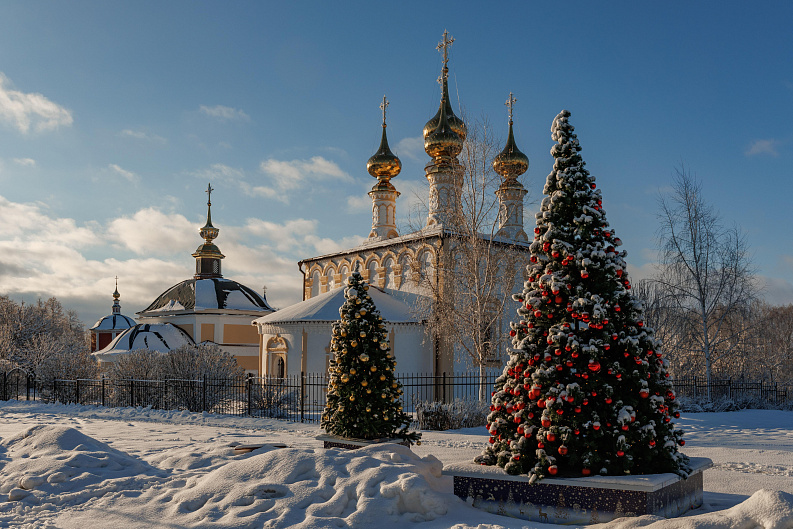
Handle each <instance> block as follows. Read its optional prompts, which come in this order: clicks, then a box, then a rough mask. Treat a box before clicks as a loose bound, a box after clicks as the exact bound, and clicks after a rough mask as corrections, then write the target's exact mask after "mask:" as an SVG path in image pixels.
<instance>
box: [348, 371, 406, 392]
mask: <svg viewBox="0 0 793 529" xmlns="http://www.w3.org/2000/svg"><path fill="white" fill-rule="evenodd" d="M350 371H352V370H350ZM398 386H399V384H397V383H396V382H394V383H392V384H391V387H392V388H394V389H396V388H397V387H398Z"/></svg>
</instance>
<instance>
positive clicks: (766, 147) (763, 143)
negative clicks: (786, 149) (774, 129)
mask: <svg viewBox="0 0 793 529" xmlns="http://www.w3.org/2000/svg"><path fill="white" fill-rule="evenodd" d="M780 143H781V142H780V141H779V140H774V139H767V140H754V141H753V142H752V143H751V144H749V147H747V149H746V151H744V154H745V155H746V156H756V155H760V154H765V155H769V156H779V152H778V151H777V147H779V145H780Z"/></svg>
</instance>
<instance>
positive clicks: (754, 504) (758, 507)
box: [590, 489, 793, 529]
mask: <svg viewBox="0 0 793 529" xmlns="http://www.w3.org/2000/svg"><path fill="white" fill-rule="evenodd" d="M590 527H592V528H595V527H601V528H606V527H607V528H608V529H635V528H638V527H648V528H650V529H704V528H707V529H793V494H788V493H786V492H781V491H771V490H765V489H763V490H758V491H757V492H755V493H754V494H752V496H751V497H750V498H749V499H747V500H746V501H744V502H743V503H739V504H738V505H736V506H734V507H732V508H730V509H727V510H724V511H718V512H710V513H704V514H699V515H695V516H683V517H680V518H671V519H669V520H667V519H664V518H659V517H658V516H640V517H638V518H620V519H618V520H614V521H613V522H610V523H607V524H600V525H593V526H590Z"/></svg>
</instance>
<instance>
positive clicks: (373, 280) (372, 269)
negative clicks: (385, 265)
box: [367, 259, 378, 285]
mask: <svg viewBox="0 0 793 529" xmlns="http://www.w3.org/2000/svg"><path fill="white" fill-rule="evenodd" d="M367 268H368V270H369V284H371V285H377V284H378V283H377V262H376V261H375V260H374V259H372V260H371V261H369V265H368V267H367Z"/></svg>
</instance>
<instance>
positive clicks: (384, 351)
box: [322, 272, 421, 441]
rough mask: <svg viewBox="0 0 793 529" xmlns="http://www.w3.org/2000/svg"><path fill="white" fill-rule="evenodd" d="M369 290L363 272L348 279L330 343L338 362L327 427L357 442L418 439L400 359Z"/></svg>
mask: <svg viewBox="0 0 793 529" xmlns="http://www.w3.org/2000/svg"><path fill="white" fill-rule="evenodd" d="M368 290H369V285H368V284H367V283H366V281H365V280H364V279H363V277H361V274H360V273H358V272H353V274H352V275H351V276H350V277H349V278H348V279H347V286H346V287H345V289H344V297H345V301H344V304H343V305H342V306H341V308H340V309H339V315H340V316H341V319H340V320H339V321H337V322H335V323H334V324H333V335H332V338H331V341H330V349H331V352H332V353H333V359H332V360H331V361H330V368H329V369H328V371H329V381H328V401H327V405H326V406H325V411H324V412H323V413H322V428H324V429H325V431H326V432H328V433H330V434H333V435H339V436H341V437H347V438H354V439H381V438H400V439H406V440H408V441H417V440H418V439H419V437H420V436H421V434H419V433H417V432H409V431H408V426H409V425H410V422H411V418H410V416H409V415H407V414H406V413H404V412H403V411H402V404H401V402H400V398H399V397H400V395H402V384H400V383H399V382H398V381H397V380H396V378H395V377H394V369H395V367H396V360H394V358H393V357H392V356H391V355H389V351H390V349H389V346H388V339H387V338H386V331H385V325H384V324H383V318H382V317H381V316H380V312H379V311H378V310H377V308H376V307H375V305H374V302H373V301H372V298H371V296H370V295H369V293H368Z"/></svg>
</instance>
